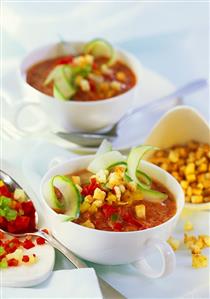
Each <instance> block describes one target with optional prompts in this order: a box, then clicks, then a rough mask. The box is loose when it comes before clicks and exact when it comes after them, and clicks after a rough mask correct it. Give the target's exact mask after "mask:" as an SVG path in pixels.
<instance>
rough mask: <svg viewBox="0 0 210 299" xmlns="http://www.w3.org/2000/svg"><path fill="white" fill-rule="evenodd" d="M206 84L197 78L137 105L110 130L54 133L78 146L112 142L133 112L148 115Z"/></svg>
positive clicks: (93, 145)
mask: <svg viewBox="0 0 210 299" xmlns="http://www.w3.org/2000/svg"><path fill="white" fill-rule="evenodd" d="M207 85H208V81H207V80H206V79H198V80H195V81H193V82H190V83H188V84H186V85H184V86H182V87H180V88H178V89H177V90H176V91H174V92H172V93H170V94H169V95H166V96H164V97H162V98H160V99H157V100H154V101H152V102H150V103H148V104H145V105H142V106H141V107H137V108H135V109H133V110H131V111H130V112H128V113H127V114H126V115H125V116H123V117H122V118H121V119H120V121H119V122H118V123H117V124H115V125H114V126H113V127H112V129H111V130H109V131H107V132H105V133H80V132H72V133H64V132H57V133H56V135H57V136H59V137H61V138H63V139H65V140H67V141H70V142H73V143H76V144H78V145H80V146H84V147H98V146H99V145H100V144H101V142H102V141H103V140H104V139H107V140H108V141H110V142H113V141H114V140H115V139H116V138H117V136H118V134H117V131H118V129H119V127H120V126H121V125H122V123H124V122H125V121H126V120H128V119H129V118H131V117H132V116H133V115H134V114H136V113H138V112H141V115H140V116H139V117H140V118H142V117H144V118H145V117H150V113H151V111H152V110H160V109H161V108H162V105H168V104H169V105H170V104H171V101H172V100H174V99H178V98H182V97H184V96H186V95H189V94H191V93H193V92H195V91H198V90H199V89H201V88H204V87H207ZM179 104H181V103H179ZM165 108H167V107H165ZM169 108H170V107H169ZM139 123H140V120H139Z"/></svg>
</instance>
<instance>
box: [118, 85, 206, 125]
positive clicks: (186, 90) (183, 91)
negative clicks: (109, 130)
mask: <svg viewBox="0 0 210 299" xmlns="http://www.w3.org/2000/svg"><path fill="white" fill-rule="evenodd" d="M207 86H208V80H206V79H198V80H195V81H192V82H190V83H188V84H186V85H184V86H182V87H180V88H178V89H177V90H175V91H174V92H172V93H170V94H169V95H167V96H164V97H162V98H160V99H157V100H153V101H152V102H149V103H147V104H145V105H142V106H140V107H137V108H134V109H133V110H132V109H131V111H130V112H129V113H128V114H127V115H125V117H123V118H122V119H121V121H124V119H126V118H127V117H128V116H130V115H133V114H134V113H137V112H145V110H150V109H155V108H156V107H157V108H158V107H161V106H160V105H163V104H164V103H165V102H168V101H170V100H173V99H177V98H182V97H184V96H186V95H189V94H191V93H193V92H195V91H198V90H199V89H202V88H204V87H207Z"/></svg>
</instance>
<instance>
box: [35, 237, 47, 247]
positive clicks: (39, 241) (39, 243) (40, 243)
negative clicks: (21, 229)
mask: <svg viewBox="0 0 210 299" xmlns="http://www.w3.org/2000/svg"><path fill="white" fill-rule="evenodd" d="M36 243H37V245H43V244H45V239H43V238H41V237H38V238H37V239H36Z"/></svg>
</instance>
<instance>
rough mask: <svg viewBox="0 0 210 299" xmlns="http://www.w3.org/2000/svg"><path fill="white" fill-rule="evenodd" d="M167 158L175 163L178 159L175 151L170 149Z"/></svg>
mask: <svg viewBox="0 0 210 299" xmlns="http://www.w3.org/2000/svg"><path fill="white" fill-rule="evenodd" d="M168 158H169V160H170V161H171V162H173V163H176V162H178V160H179V155H178V153H177V152H175V151H170V153H169V156H168Z"/></svg>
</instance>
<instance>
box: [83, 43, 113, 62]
mask: <svg viewBox="0 0 210 299" xmlns="http://www.w3.org/2000/svg"><path fill="white" fill-rule="evenodd" d="M83 52H84V53H85V54H91V55H93V56H94V57H100V56H104V57H107V58H109V60H108V62H107V64H108V65H112V64H113V63H114V61H115V59H116V53H115V50H114V48H113V47H112V45H111V44H110V43H109V42H107V41H106V40H104V39H94V40H92V41H90V42H89V43H87V44H85V46H84V49H83Z"/></svg>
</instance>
